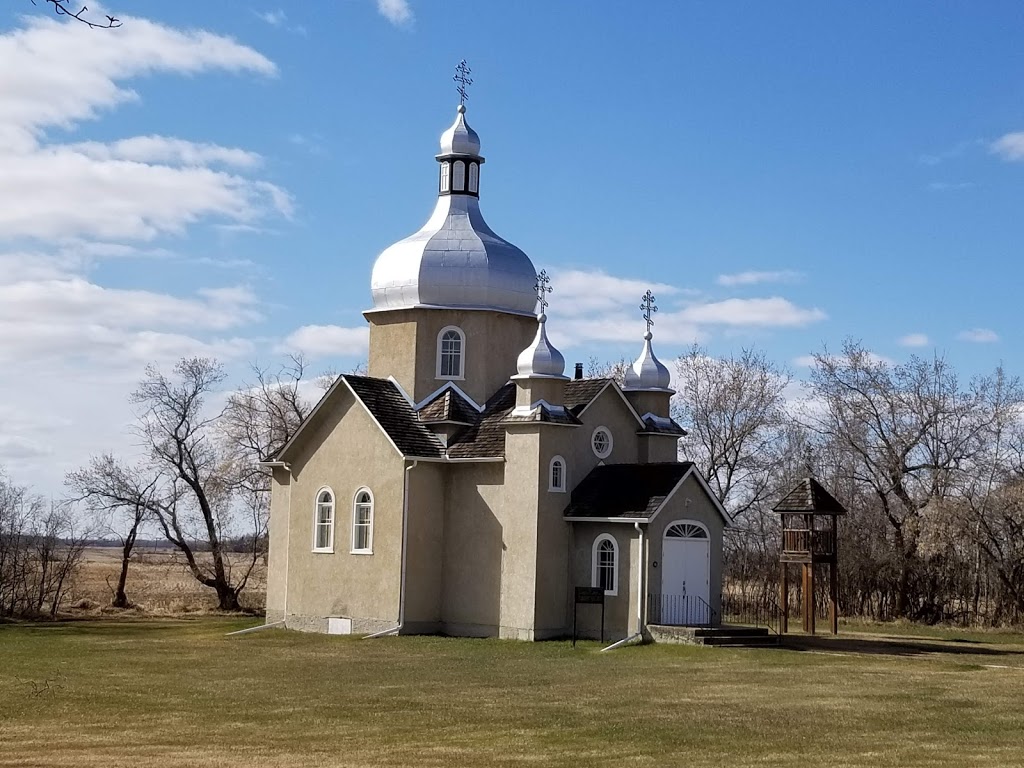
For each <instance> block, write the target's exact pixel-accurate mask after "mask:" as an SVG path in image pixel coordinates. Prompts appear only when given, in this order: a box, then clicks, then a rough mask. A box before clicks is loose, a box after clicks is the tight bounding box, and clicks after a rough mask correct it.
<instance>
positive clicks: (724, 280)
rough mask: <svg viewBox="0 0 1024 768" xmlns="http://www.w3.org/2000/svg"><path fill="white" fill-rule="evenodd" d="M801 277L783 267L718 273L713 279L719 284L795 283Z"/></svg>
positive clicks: (798, 273)
mask: <svg viewBox="0 0 1024 768" xmlns="http://www.w3.org/2000/svg"><path fill="white" fill-rule="evenodd" d="M801 278H803V274H802V273H800V272H794V271H793V270H789V269H784V270H780V271H776V272H737V273H735V274H731V275H719V276H718V279H717V280H716V281H715V282H717V283H718V284H719V285H725V286H734V285H759V284H760V283H795V282H797V281H798V280H800V279H801Z"/></svg>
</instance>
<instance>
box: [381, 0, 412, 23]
mask: <svg viewBox="0 0 1024 768" xmlns="http://www.w3.org/2000/svg"><path fill="white" fill-rule="evenodd" d="M376 2H377V12H378V13H380V15H381V16H383V17H384V18H385V19H387V20H388V21H390V22H391V23H392V24H394V25H395V26H401V25H403V24H408V23H409V22H411V21H412V18H413V16H412V8H410V7H409V3H408V0H376Z"/></svg>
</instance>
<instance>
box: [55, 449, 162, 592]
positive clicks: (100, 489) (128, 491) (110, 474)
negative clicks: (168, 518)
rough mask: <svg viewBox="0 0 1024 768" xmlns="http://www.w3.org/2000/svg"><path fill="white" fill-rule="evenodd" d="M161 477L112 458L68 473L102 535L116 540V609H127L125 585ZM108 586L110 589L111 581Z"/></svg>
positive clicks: (99, 459)
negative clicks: (118, 549) (118, 558)
mask: <svg viewBox="0 0 1024 768" xmlns="http://www.w3.org/2000/svg"><path fill="white" fill-rule="evenodd" d="M159 480H160V475H159V474H158V473H155V472H152V471H149V470H148V468H147V467H145V466H138V467H128V466H125V465H124V464H122V463H121V462H119V461H118V460H117V459H115V458H114V457H113V456H112V455H110V454H104V455H102V456H98V457H93V459H92V460H91V461H90V462H89V466H88V467H85V468H83V469H79V470H77V471H75V472H70V473H68V475H67V477H66V478H65V481H64V482H65V484H66V485H68V486H69V487H70V488H71V489H72V490H73V492H74V493H75V495H76V497H77V499H78V500H80V501H83V502H85V504H86V505H87V506H88V508H89V509H91V510H92V511H93V512H94V513H95V514H96V515H97V516H98V518H99V519H98V521H97V522H98V526H99V532H100V533H102V534H105V535H108V536H113V537H114V538H116V539H117V541H118V543H119V544H120V546H121V568H120V571H119V573H118V577H117V584H116V586H114V587H111V591H112V592H113V597H112V599H111V602H110V604H111V605H112V606H113V607H114V608H128V607H130V606H131V601H130V600H129V599H128V594H127V591H126V585H127V582H128V567H129V564H130V563H131V558H132V552H133V550H134V548H135V540H136V538H137V537H138V535H139V529H140V527H141V526H142V524H143V522H144V521H145V520H146V519H147V517H148V516H149V515H150V514H151V510H152V509H154V508H155V506H156V505H157V504H158V503H159V501H158V497H157V493H158V485H159ZM107 586H110V583H109V581H108V583H107Z"/></svg>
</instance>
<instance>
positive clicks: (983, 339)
mask: <svg viewBox="0 0 1024 768" xmlns="http://www.w3.org/2000/svg"><path fill="white" fill-rule="evenodd" d="M956 337H957V338H958V339H960V341H970V342H973V343H975V344H991V343H992V342H995V341H999V334H997V333H996V332H995V331H993V330H991V329H989V328H970V329H968V330H966V331H960V333H958V334H957V335H956Z"/></svg>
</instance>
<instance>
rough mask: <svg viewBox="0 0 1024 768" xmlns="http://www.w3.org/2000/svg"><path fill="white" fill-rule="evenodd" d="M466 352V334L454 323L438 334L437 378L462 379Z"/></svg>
mask: <svg viewBox="0 0 1024 768" xmlns="http://www.w3.org/2000/svg"><path fill="white" fill-rule="evenodd" d="M465 352H466V335H465V334H464V333H463V332H462V329H461V328H456V327H455V326H454V325H451V326H448V327H447V328H442V329H441V333H439V334H438V335H437V378H439V379H461V378H462V377H463V371H464V370H465V368H464V363H465V360H464V358H465Z"/></svg>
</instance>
